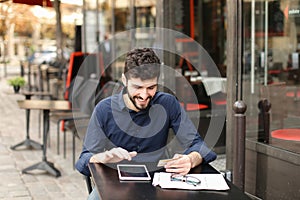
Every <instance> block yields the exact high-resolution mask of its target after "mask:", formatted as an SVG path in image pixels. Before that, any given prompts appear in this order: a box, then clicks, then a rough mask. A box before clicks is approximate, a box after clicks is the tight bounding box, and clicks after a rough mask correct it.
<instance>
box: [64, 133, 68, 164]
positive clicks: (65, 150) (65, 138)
mask: <svg viewBox="0 0 300 200" xmlns="http://www.w3.org/2000/svg"><path fill="white" fill-rule="evenodd" d="M66 140H67V135H66V130H65V129H64V158H66V152H67V149H66V148H67V147H66V146H67V144H66V143H67V142H66Z"/></svg>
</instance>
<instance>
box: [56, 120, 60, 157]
mask: <svg viewBox="0 0 300 200" xmlns="http://www.w3.org/2000/svg"><path fill="white" fill-rule="evenodd" d="M60 122H61V120H58V121H57V146H56V147H57V155H59V154H60Z"/></svg>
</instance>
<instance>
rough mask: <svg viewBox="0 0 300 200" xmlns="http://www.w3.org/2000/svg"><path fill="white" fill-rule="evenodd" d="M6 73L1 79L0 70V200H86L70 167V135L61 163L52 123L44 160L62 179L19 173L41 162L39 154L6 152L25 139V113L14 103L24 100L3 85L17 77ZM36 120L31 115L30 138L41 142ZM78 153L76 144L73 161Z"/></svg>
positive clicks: (39, 173)
mask: <svg viewBox="0 0 300 200" xmlns="http://www.w3.org/2000/svg"><path fill="white" fill-rule="evenodd" d="M7 69H8V70H7V71H8V73H7V74H8V76H7V77H6V78H4V77H3V67H2V66H1V67H0V70H1V73H0V74H1V77H0V119H1V122H0V163H1V165H0V180H1V181H0V199H5V200H14V199H18V200H23V199H24V200H27V199H37V200H39V199H43V200H47V199H66V200H69V199H86V198H87V196H88V192H87V189H86V185H85V181H84V179H83V176H81V175H80V174H79V173H78V172H77V171H75V170H73V166H72V149H71V148H72V146H71V141H72V139H71V134H69V135H68V134H67V142H68V144H69V145H68V146H67V158H66V159H64V158H63V155H62V153H61V154H60V155H57V152H56V136H57V134H56V124H55V123H53V122H51V124H50V147H49V148H48V149H47V159H48V160H49V161H50V162H53V163H54V165H55V167H57V168H58V169H59V170H60V172H61V175H62V176H61V177H59V178H55V177H54V176H52V175H49V174H46V173H44V172H43V171H39V170H33V171H32V174H22V172H21V171H22V169H24V168H26V167H28V166H30V165H32V164H35V163H37V162H39V161H41V159H42V151H41V150H27V149H24V148H23V147H20V148H19V149H18V150H11V149H10V146H12V145H14V144H17V143H19V142H21V141H23V140H24V139H25V136H26V132H25V130H26V129H25V126H26V125H25V110H22V109H20V108H19V107H18V105H17V100H21V99H24V96H23V95H20V94H14V93H13V89H12V87H11V86H8V84H7V79H9V78H11V77H12V76H16V75H18V70H19V67H11V66H9V67H8V68H7ZM33 98H34V97H33ZM38 116H39V111H35V110H34V111H31V114H30V118H31V120H30V122H31V123H30V138H31V139H33V140H35V141H37V142H41V141H42V138H41V137H40V136H39V131H38ZM61 136H62V135H61ZM61 141H62V139H61ZM22 148H23V149H22ZM61 149H62V144H61ZM80 150H81V144H80V143H79V141H78V140H77V144H76V151H77V155H76V157H78V155H79V153H80ZM61 152H62V150H61Z"/></svg>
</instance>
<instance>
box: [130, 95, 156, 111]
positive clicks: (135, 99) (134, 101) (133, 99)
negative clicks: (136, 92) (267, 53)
mask: <svg viewBox="0 0 300 200" xmlns="http://www.w3.org/2000/svg"><path fill="white" fill-rule="evenodd" d="M127 95H128V97H129V99H130V101H131V102H132V104H133V105H134V107H135V108H136V109H138V110H145V109H147V108H148V107H149V104H150V101H151V99H152V97H151V96H148V97H147V98H146V99H145V101H147V104H142V105H140V104H139V103H138V99H141V98H140V97H138V96H131V95H130V94H128V93H127Z"/></svg>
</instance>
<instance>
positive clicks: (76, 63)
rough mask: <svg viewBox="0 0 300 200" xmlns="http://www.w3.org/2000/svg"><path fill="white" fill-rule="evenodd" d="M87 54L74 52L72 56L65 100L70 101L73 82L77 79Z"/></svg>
mask: <svg viewBox="0 0 300 200" xmlns="http://www.w3.org/2000/svg"><path fill="white" fill-rule="evenodd" d="M86 55H87V54H85V53H83V52H73V53H71V56H70V62H69V68H68V74H67V78H66V86H65V87H66V91H65V94H64V99H66V100H67V99H68V97H69V89H70V86H71V82H72V81H73V79H74V78H75V77H76V75H77V73H78V71H79V68H80V67H81V65H82V63H83V61H84V59H85V57H86Z"/></svg>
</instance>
